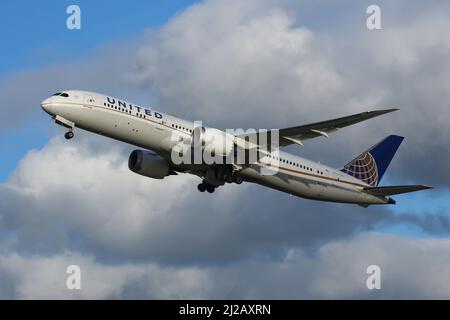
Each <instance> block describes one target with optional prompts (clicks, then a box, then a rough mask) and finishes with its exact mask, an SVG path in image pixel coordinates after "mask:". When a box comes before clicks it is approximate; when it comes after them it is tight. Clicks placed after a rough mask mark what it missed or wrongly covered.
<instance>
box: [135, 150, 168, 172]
mask: <svg viewBox="0 0 450 320" xmlns="http://www.w3.org/2000/svg"><path fill="white" fill-rule="evenodd" d="M128 168H129V169H130V170H131V171H133V172H134V173H137V174H140V175H142V176H145V177H149V178H153V179H164V178H165V177H167V176H168V175H170V171H171V170H170V166H169V163H168V162H167V161H166V160H165V159H163V158H161V157H159V156H157V155H156V154H154V153H151V152H148V151H143V150H134V151H133V152H131V154H130V157H129V158H128Z"/></svg>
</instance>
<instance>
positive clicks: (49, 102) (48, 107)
mask: <svg viewBox="0 0 450 320" xmlns="http://www.w3.org/2000/svg"><path fill="white" fill-rule="evenodd" d="M52 104H53V98H52V97H50V98H47V99H45V100H44V101H42V102H41V108H42V109H44V111H45V112H47V113H50V112H51V109H52Z"/></svg>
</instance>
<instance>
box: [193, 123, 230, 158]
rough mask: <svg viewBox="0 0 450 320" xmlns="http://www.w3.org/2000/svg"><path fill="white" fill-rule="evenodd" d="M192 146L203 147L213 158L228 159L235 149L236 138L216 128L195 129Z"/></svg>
mask: <svg viewBox="0 0 450 320" xmlns="http://www.w3.org/2000/svg"><path fill="white" fill-rule="evenodd" d="M191 142H192V146H193V147H194V148H198V147H201V148H202V149H203V150H204V151H205V152H208V153H209V154H210V155H212V156H215V155H217V156H221V157H226V156H228V155H230V154H231V153H232V151H233V147H234V136H233V135H231V134H229V133H226V132H224V131H221V130H219V129H214V128H205V127H195V128H194V130H193V131H192V136H191Z"/></svg>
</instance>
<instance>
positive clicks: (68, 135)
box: [64, 131, 74, 140]
mask: <svg viewBox="0 0 450 320" xmlns="http://www.w3.org/2000/svg"><path fill="white" fill-rule="evenodd" d="M73 136H74V134H73V132H72V131H68V132H66V133H65V134H64V138H66V139H67V140H70V139H72V138H73Z"/></svg>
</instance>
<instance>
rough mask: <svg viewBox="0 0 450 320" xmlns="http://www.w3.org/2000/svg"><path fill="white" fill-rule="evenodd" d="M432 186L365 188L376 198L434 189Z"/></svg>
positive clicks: (365, 190)
mask: <svg viewBox="0 0 450 320" xmlns="http://www.w3.org/2000/svg"><path fill="white" fill-rule="evenodd" d="M432 188H433V187H430V186H423V185H411V186H389V187H369V188H364V192H367V193H370V194H372V195H374V196H381V197H386V196H392V195H395V194H401V193H408V192H414V191H419V190H425V189H432Z"/></svg>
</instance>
